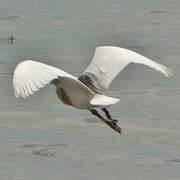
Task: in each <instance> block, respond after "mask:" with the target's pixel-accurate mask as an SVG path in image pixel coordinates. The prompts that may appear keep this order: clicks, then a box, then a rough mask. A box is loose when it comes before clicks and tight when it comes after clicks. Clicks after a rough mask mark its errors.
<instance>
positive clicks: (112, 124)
mask: <svg viewBox="0 0 180 180" xmlns="http://www.w3.org/2000/svg"><path fill="white" fill-rule="evenodd" d="M104 122H105V123H106V124H107V125H108V126H110V127H111V128H112V129H114V130H115V131H117V132H118V133H120V134H122V131H121V127H120V126H119V125H118V121H117V120H116V119H104Z"/></svg>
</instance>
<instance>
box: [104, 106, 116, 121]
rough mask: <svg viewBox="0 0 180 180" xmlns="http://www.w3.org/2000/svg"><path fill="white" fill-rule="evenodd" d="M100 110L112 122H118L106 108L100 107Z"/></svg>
mask: <svg viewBox="0 0 180 180" xmlns="http://www.w3.org/2000/svg"><path fill="white" fill-rule="evenodd" d="M102 111H104V113H105V115H106V117H107V118H108V119H110V120H112V121H114V122H118V120H116V119H113V118H112V116H111V115H110V113H109V111H108V110H107V109H106V108H102Z"/></svg>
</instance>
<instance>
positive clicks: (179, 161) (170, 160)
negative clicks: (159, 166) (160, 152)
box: [164, 158, 180, 163]
mask: <svg viewBox="0 0 180 180" xmlns="http://www.w3.org/2000/svg"><path fill="white" fill-rule="evenodd" d="M164 162H169V163H180V159H177V158H174V159H167V160H164Z"/></svg>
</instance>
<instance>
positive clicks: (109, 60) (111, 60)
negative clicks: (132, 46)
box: [83, 46, 172, 91]
mask: <svg viewBox="0 0 180 180" xmlns="http://www.w3.org/2000/svg"><path fill="white" fill-rule="evenodd" d="M129 63H137V64H143V65H146V66H149V67H151V68H153V69H155V70H157V71H160V72H161V73H163V74H164V75H165V76H167V77H168V76H169V75H171V74H172V73H171V70H170V69H168V68H167V67H165V66H163V65H161V64H159V63H156V62H154V61H152V60H150V59H148V58H146V57H144V56H142V55H140V54H138V53H136V52H133V51H130V50H128V49H124V48H120V47H113V46H102V47H98V48H96V51H95V54H94V57H93V59H92V61H91V63H90V65H89V66H88V67H87V69H86V70H85V71H84V73H83V74H84V75H87V76H89V75H91V77H90V78H91V81H94V83H93V84H94V86H97V85H98V86H97V87H96V88H99V87H101V90H102V91H103V90H105V89H107V88H108V87H109V85H110V83H111V82H112V80H113V79H114V78H115V77H116V76H117V75H118V74H119V72H120V71H122V70H123V69H124V68H125V67H126V66H127V65H128V64H129ZM88 74H89V75H88ZM92 75H93V76H94V77H95V78H93V76H92Z"/></svg>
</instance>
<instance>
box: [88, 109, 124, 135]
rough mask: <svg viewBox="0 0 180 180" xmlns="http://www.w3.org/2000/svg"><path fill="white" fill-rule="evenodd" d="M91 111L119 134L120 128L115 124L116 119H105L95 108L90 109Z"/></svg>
mask: <svg viewBox="0 0 180 180" xmlns="http://www.w3.org/2000/svg"><path fill="white" fill-rule="evenodd" d="M91 113H92V114H93V115H95V116H97V117H98V118H99V119H101V120H102V121H103V122H104V123H105V124H107V125H108V126H110V127H111V128H112V129H114V130H115V131H117V132H118V133H120V134H121V128H120V127H119V126H118V125H117V122H116V121H112V120H111V119H105V118H104V117H102V116H101V115H100V114H99V113H98V112H97V110H96V109H91Z"/></svg>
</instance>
